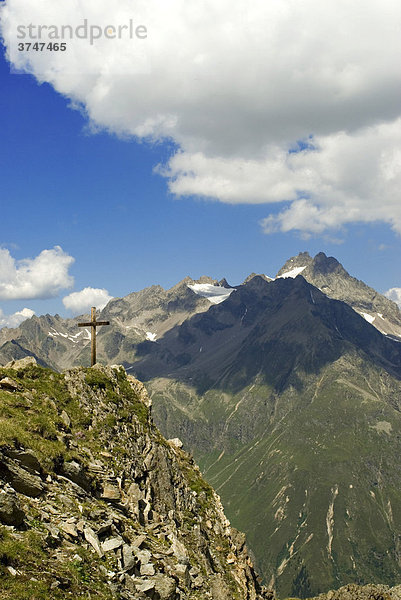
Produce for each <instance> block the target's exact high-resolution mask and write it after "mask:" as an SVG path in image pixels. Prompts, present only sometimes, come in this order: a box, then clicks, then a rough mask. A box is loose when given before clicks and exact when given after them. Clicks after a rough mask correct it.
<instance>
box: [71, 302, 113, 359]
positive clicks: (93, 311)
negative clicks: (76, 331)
mask: <svg viewBox="0 0 401 600" xmlns="http://www.w3.org/2000/svg"><path fill="white" fill-rule="evenodd" d="M99 325H110V321H96V307H95V306H92V308H91V320H90V323H78V327H90V328H91V367H93V365H95V364H96V327H99Z"/></svg>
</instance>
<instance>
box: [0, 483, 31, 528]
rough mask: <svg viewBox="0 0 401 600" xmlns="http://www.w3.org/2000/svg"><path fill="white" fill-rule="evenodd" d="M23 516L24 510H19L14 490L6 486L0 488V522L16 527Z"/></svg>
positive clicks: (20, 522)
mask: <svg viewBox="0 0 401 600" xmlns="http://www.w3.org/2000/svg"><path fill="white" fill-rule="evenodd" d="M24 517H25V514H24V511H23V510H21V507H20V505H19V501H18V498H17V495H16V493H15V492H14V490H12V489H10V488H7V487H6V488H3V489H2V490H0V522H1V523H4V524H5V525H14V526H16V527H18V526H19V525H21V524H22V522H23V520H24Z"/></svg>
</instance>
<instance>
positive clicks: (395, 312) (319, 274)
mask: <svg viewBox="0 0 401 600" xmlns="http://www.w3.org/2000/svg"><path fill="white" fill-rule="evenodd" d="M294 270H295V271H299V274H300V275H302V277H304V278H305V279H306V280H307V281H309V283H311V284H312V285H314V286H316V287H318V288H319V289H320V290H321V291H322V292H323V293H324V294H326V296H328V297H329V298H334V299H336V300H342V301H343V302H346V303H347V304H349V305H350V306H352V308H353V309H354V310H356V312H358V313H359V314H360V315H362V316H363V317H364V318H365V319H366V320H367V321H368V322H369V323H371V324H372V325H373V326H374V327H376V329H378V330H379V331H380V332H381V333H383V334H386V335H388V336H391V337H394V338H395V339H400V340H401V312H400V309H399V308H398V306H397V305H396V304H395V302H392V301H391V300H389V299H388V298H386V297H385V296H383V295H382V294H379V293H378V292H377V291H376V290H374V289H373V288H371V287H369V286H368V285H366V284H365V283H364V282H363V281H360V280H359V279H356V278H355V277H352V276H351V275H350V274H349V273H348V272H347V271H346V270H345V269H344V267H343V266H342V264H341V263H340V262H338V260H337V259H336V258H334V257H333V256H329V257H328V256H326V254H325V253H324V252H319V253H318V254H316V256H315V257H314V258H312V257H311V256H310V255H309V253H308V252H301V253H300V254H298V255H297V256H294V257H292V258H290V259H289V260H288V261H287V262H286V263H285V264H284V266H283V267H282V268H281V269H280V270H279V272H278V273H277V277H282V276H283V274H285V273H286V272H287V273H288V272H291V271H294Z"/></svg>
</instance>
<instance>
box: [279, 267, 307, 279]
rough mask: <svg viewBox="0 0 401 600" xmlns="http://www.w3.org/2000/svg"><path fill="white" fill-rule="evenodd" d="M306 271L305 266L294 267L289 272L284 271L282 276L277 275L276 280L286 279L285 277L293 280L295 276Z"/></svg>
mask: <svg viewBox="0 0 401 600" xmlns="http://www.w3.org/2000/svg"><path fill="white" fill-rule="evenodd" d="M304 269H306V265H305V266H304V267H294V269H291V271H286V272H285V273H283V274H282V275H278V277H277V278H276V279H287V277H292V278H295V277H296V276H297V275H299V274H300V273H302V271H303V270H304Z"/></svg>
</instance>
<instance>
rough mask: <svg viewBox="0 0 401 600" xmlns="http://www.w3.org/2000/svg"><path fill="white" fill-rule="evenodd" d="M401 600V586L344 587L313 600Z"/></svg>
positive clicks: (353, 585) (352, 585)
mask: <svg viewBox="0 0 401 600" xmlns="http://www.w3.org/2000/svg"><path fill="white" fill-rule="evenodd" d="M318 599H319V600H401V586H400V585H398V586H395V587H390V586H388V585H374V584H369V585H356V584H354V583H352V584H350V585H344V586H343V587H341V588H340V589H338V590H335V591H333V590H330V591H329V592H327V594H320V595H319V596H316V598H315V599H313V600H318Z"/></svg>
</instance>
